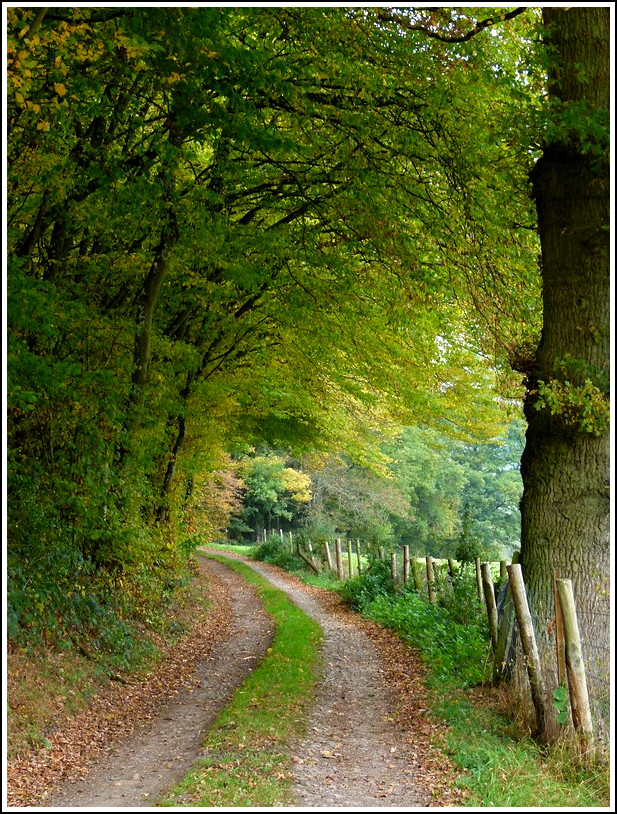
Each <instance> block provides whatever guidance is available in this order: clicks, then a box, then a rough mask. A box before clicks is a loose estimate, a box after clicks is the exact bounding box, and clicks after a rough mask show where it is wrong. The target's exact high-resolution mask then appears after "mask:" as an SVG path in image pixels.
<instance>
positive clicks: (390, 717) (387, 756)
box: [250, 563, 431, 809]
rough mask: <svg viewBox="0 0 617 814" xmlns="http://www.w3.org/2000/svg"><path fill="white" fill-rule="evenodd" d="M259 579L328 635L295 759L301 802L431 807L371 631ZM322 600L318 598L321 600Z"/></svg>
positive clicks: (282, 581) (279, 582) (302, 594)
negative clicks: (318, 682) (316, 691)
mask: <svg viewBox="0 0 617 814" xmlns="http://www.w3.org/2000/svg"><path fill="white" fill-rule="evenodd" d="M250 565H251V568H253V569H254V570H255V571H257V572H258V573H260V574H262V575H263V576H265V577H267V578H268V579H269V580H270V582H272V583H273V584H274V585H275V586H276V587H277V588H280V589H282V590H283V591H285V592H286V593H287V595H288V596H289V597H290V599H291V600H292V601H293V602H294V603H295V604H296V605H298V606H299V607H300V608H302V610H303V611H304V612H305V613H307V614H308V615H309V616H312V617H313V618H314V619H315V620H316V621H317V622H318V623H319V624H320V626H321V628H322V630H323V631H324V644H323V657H324V663H325V664H324V668H325V669H324V681H323V684H322V686H321V689H320V692H319V694H318V697H317V699H316V703H315V706H314V708H313V711H312V714H311V717H310V720H309V722H308V732H307V737H306V738H305V740H304V741H303V743H301V744H300V745H299V747H298V749H297V751H296V755H295V758H294V761H295V769H294V794H295V796H296V799H297V801H298V804H299V805H301V806H303V807H314V806H319V807H327V808H333V807H346V808H354V809H356V808H362V807H380V806H387V807H404V808H409V807H424V806H427V805H428V804H429V803H430V799H431V798H430V795H428V794H427V791H426V789H424V788H422V787H421V786H419V785H418V784H417V782H416V778H415V771H414V763H415V759H414V755H413V751H412V748H411V744H410V743H409V742H408V740H407V737H406V733H405V731H404V730H403V729H402V728H401V726H400V725H399V724H397V722H396V721H395V715H396V709H395V704H394V697H393V696H392V694H391V692H390V691H389V688H388V686H387V684H386V683H385V682H384V675H383V671H382V668H381V660H380V654H379V651H378V649H377V647H376V645H375V644H374V642H373V641H372V640H371V638H370V637H369V636H368V635H367V633H365V632H364V631H363V630H361V629H358V628H357V627H356V626H355V625H353V624H352V623H351V621H350V618H349V617H348V618H347V619H345V618H344V617H343V618H341V615H337V614H335V613H333V612H332V610H329V609H328V608H327V607H326V606H325V605H324V604H322V603H321V602H319V601H318V599H317V598H316V597H313V596H309V595H308V594H307V593H306V588H305V587H304V588H303V587H301V586H300V585H297V584H296V585H293V584H291V583H290V581H289V580H288V579H287V578H285V577H283V576H277V575H275V574H273V572H272V571H271V569H268V568H267V567H266V566H262V565H258V564H255V563H251V564H250ZM318 595H319V594H317V596H318Z"/></svg>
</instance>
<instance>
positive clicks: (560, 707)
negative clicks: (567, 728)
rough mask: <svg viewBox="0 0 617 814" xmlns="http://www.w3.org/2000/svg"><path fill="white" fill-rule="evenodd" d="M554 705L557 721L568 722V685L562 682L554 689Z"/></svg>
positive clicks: (560, 722)
mask: <svg viewBox="0 0 617 814" xmlns="http://www.w3.org/2000/svg"><path fill="white" fill-rule="evenodd" d="M553 706H554V707H555V712H556V713H557V723H558V724H562V725H563V724H567V723H568V720H569V718H570V705H569V702H568V691H567V689H566V687H565V686H564V685H563V684H561V685H560V686H559V687H555V689H554V690H553Z"/></svg>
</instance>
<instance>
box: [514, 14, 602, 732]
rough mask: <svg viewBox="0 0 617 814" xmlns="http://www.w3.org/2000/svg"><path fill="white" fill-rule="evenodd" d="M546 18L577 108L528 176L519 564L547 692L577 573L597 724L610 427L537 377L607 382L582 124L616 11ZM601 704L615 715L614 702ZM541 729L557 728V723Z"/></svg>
mask: <svg viewBox="0 0 617 814" xmlns="http://www.w3.org/2000/svg"><path fill="white" fill-rule="evenodd" d="M543 15H544V23H545V25H546V27H547V30H548V35H547V36H548V44H549V45H551V46H553V48H554V54H555V60H556V62H555V66H554V69H553V71H552V72H551V75H550V77H549V79H550V84H549V93H550V96H551V99H552V100H553V102H554V103H555V104H556V105H557V106H558V109H559V101H558V100H561V103H563V108H562V109H564V110H565V109H569V110H572V109H573V106H574V105H576V106H577V108H576V109H577V118H575V120H574V124H573V125H572V126H571V127H569V128H568V131H567V132H563V131H562V133H563V135H562V134H561V133H560V137H559V139H554V140H552V142H551V143H549V144H548V146H547V147H546V149H545V151H544V154H543V156H542V158H541V159H540V160H539V162H538V164H537V166H536V168H535V170H534V173H533V176H532V181H533V190H534V194H535V198H536V206H537V212H538V225H539V233H540V240H541V246H542V281H543V307H544V317H543V319H544V321H543V331H542V338H541V342H540V345H539V347H538V350H537V356H536V359H535V371H534V374H533V375H532V376H531V377H530V378H529V380H528V394H527V398H526V404H525V415H526V418H527V422H528V429H527V439H526V446H525V451H524V453H523V458H522V463H521V471H522V477H523V485H524V492H523V499H522V502H521V514H522V545H521V564H522V567H523V574H524V578H525V582H526V585H527V588H528V591H529V595H530V605H531V609H532V615H533V616H534V621H535V626H536V633H537V635H538V636H539V637H540V643H539V644H540V649H541V653H542V655H543V658H544V660H545V661H546V670H547V674H546V685H547V691H548V692H550V693H552V690H553V688H554V687H555V686H556V685H557V679H556V673H555V666H556V659H555V656H554V647H553V642H552V637H551V635H550V634H549V633H548V632H547V631H548V630H550V629H551V627H552V626H551V620H552V618H553V616H554V605H553V586H552V581H553V574H554V572H555V571H558V572H559V575H560V576H561V577H570V578H572V580H573V583H574V591H575V597H576V604H577V609H578V613H579V623H580V625H581V635H582V644H583V656H584V658H585V660H586V661H587V663H588V665H589V667H590V668H591V669H590V674H591V675H590V679H591V685H590V695H591V698H592V702H594V701H595V709H596V722H595V723H596V725H597V726H598V728H601V726H602V721H601V718H602V717H603V715H602V714H600V715H598V711H599V710H598V705H599V704H600V705H601V704H602V695H603V693H605V694H606V696H605V697H606V699H608V676H609V658H610V640H609V595H608V581H609V568H610V539H609V533H610V529H609V510H610V504H609V463H610V451H609V429H608V426H607V422H603V421H602V420H601V418H600V417H599V416H597V417H596V418H592V419H591V422H590V423H586V420H585V416H584V414H583V406H580V407H577V406H575V405H571V406H570V407H569V408H567V409H564V408H563V407H562V409H561V410H559V409H557V411H556V412H555V413H553V412H552V410H551V409H550V408H549V406H547V403H546V400H545V401H544V402H543V400H542V392H543V385H542V384H541V383H542V382H543V383H545V385H549V386H551V389H552V390H553V392H563V390H562V388H564V387H565V389H566V390H568V386H567V385H565V382H569V383H570V386H571V387H570V392H571V393H573V394H574V391H572V389H571V388H572V387H574V388H582V387H584V386H585V382H586V381H589V382H592V383H593V384H594V385H595V386H596V387H597V388H598V389H599V390H600V391H602V390H605V389H607V384H608V364H609V351H610V334H609V329H610V311H609V294H610V270H609V238H608V226H609V183H608V166H607V161H606V159H605V157H604V156H603V155H602V151H603V147H602V145H601V144H595V145H594V144H593V143H592V142H591V140H590V138H589V132H591V130H590V128H586V124H587V123H588V122H590V121H592V117H596V120H597V117H598V114H599V113H601V111H602V109H605V111H607V110H608V106H609V95H610V94H609V43H610V26H609V20H610V18H609V9H608V8H585V7H576V6H573V7H571V8H569V9H564V8H545V9H544V10H543ZM563 120H564V121H565V120H566V117H565V116H564V117H563ZM575 125H576V129H575ZM584 129H587V130H588V135H585V134H584V132H582V131H583V130H584ZM594 392H596V396H598V393H597V391H594ZM587 401H588V400H587ZM543 405H544V406H543ZM603 681H606V685H605V686H604V687H603ZM550 706H551V707H552V704H550ZM604 712H605V714H606V717H607V718H608V707H606V709H605V710H604ZM542 734H543V735H544V737H545V738H550V737H551V736H552V735H553V734H554V732H552V731H551V726H550V724H549V726H548V727H547V729H545V731H544V732H543V733H542Z"/></svg>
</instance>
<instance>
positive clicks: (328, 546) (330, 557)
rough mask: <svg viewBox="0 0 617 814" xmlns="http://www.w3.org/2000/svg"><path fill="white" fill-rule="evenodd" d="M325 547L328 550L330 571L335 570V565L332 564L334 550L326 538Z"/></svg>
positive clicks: (327, 557) (327, 556)
mask: <svg viewBox="0 0 617 814" xmlns="http://www.w3.org/2000/svg"><path fill="white" fill-rule="evenodd" d="M324 548H325V550H326V559H327V560H328V568H329V569H330V571H334V566H333V564H332V552H331V551H330V543H329V542H328V541H327V540H326V541H325V543H324Z"/></svg>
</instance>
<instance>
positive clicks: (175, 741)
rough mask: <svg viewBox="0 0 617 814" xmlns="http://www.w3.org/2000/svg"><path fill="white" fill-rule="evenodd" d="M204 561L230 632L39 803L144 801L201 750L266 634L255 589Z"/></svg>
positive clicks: (267, 623) (102, 805) (135, 804)
mask: <svg viewBox="0 0 617 814" xmlns="http://www.w3.org/2000/svg"><path fill="white" fill-rule="evenodd" d="M205 565H206V569H207V571H208V572H209V573H210V575H211V578H212V579H213V580H215V581H216V583H217V588H219V589H220V588H222V589H223V592H224V596H225V597H226V598H227V599H228V600H229V603H230V608H229V612H230V615H231V617H232V620H233V623H232V625H231V630H230V631H229V632H228V634H226V636H225V638H224V639H223V640H222V641H218V642H216V643H215V644H214V646H213V647H212V648H211V649H210V652H209V653H208V654H207V656H206V658H205V659H204V660H202V661H201V662H200V663H198V664H197V666H196V669H195V672H194V675H193V677H192V681H191V682H190V686H185V687H182V688H181V689H180V691H179V692H178V693H177V694H176V695H175V696H174V697H173V698H171V699H170V700H168V701H166V702H163V703H162V704H161V705H160V708H159V709H158V710H157V713H156V715H155V716H153V717H152V719H151V720H149V721H146V722H145V723H141V724H140V723H136V725H135V727H134V731H133V732H132V734H131V735H130V736H129V737H128V739H127V738H122V739H120V741H119V742H117V743H115V744H114V743H113V741H112V743H111V744H110V748H109V751H108V754H107V755H105V756H104V757H103V758H102V759H100V760H99V761H97V762H96V763H94V764H93V765H92V766H91V767H89V770H88V771H87V773H85V772H84V774H83V776H81V777H78V778H74V777H73V778H68V779H67V780H65V781H64V782H63V783H62V784H61V785H59V786H58V787H57V788H56V789H55V790H54V791H52V792H51V793H49V794H45V795H44V805H45V807H46V808H47V807H69V808H74V807H93V808H97V809H103V810H104V809H106V808H111V807H129V808H141V807H150V806H152V805H153V803H154V801H155V800H156V798H157V797H158V796H159V794H160V793H161V792H162V791H163V790H164V789H165V788H167V787H169V786H170V785H171V784H172V783H174V782H177V781H178V780H180V779H181V778H182V777H184V775H185V774H186V772H187V771H188V769H189V768H190V766H191V765H192V764H193V763H194V761H195V760H196V759H197V757H199V755H200V754H201V742H202V740H203V735H204V733H205V731H206V730H207V728H208V727H209V726H210V725H211V724H212V723H213V722H214V720H215V718H216V716H217V714H218V712H219V711H220V710H221V709H222V708H223V707H224V705H225V704H226V702H227V701H228V699H229V697H230V696H231V694H232V693H233V691H234V690H235V689H236V688H237V687H238V686H239V685H240V684H241V683H242V681H243V680H244V678H245V677H246V675H247V674H248V673H249V672H250V671H251V670H252V669H253V667H254V666H255V664H256V663H258V661H259V660H260V659H261V658H262V656H263V655H264V653H265V652H266V649H267V648H268V646H269V645H270V643H271V641H272V633H273V626H272V623H271V620H270V618H269V616H268V615H267V614H266V613H265V611H264V610H263V609H262V606H261V602H260V601H259V599H258V597H257V595H256V593H255V590H254V588H253V587H252V586H250V585H249V584H248V583H246V582H245V580H243V579H242V578H241V577H240V576H238V575H237V574H236V573H235V572H234V571H232V570H231V569H229V568H227V567H226V566H224V565H220V564H219V563H217V562H214V561H212V560H209V561H207V563H205ZM220 598H222V597H220ZM138 711H139V712H141V710H139V708H138ZM129 714H130V710H129Z"/></svg>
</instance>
